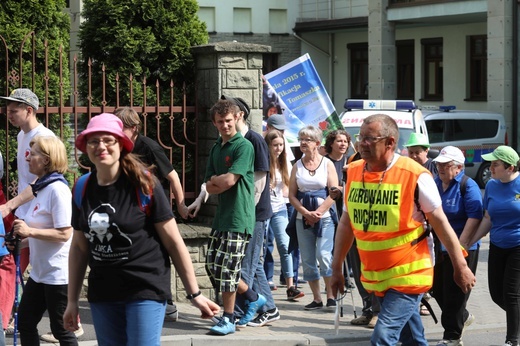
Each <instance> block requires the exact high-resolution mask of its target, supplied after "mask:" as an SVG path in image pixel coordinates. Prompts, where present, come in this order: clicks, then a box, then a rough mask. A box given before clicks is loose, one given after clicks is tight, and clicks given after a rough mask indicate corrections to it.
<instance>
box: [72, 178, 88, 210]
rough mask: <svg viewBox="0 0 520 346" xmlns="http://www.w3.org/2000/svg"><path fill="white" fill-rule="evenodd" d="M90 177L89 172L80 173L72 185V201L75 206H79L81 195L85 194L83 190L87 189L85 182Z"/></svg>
mask: <svg viewBox="0 0 520 346" xmlns="http://www.w3.org/2000/svg"><path fill="white" fill-rule="evenodd" d="M89 178H90V172H88V173H87V174H84V175H82V176H81V177H79V178H78V180H77V181H76V183H75V184H74V187H73V188H72V198H73V199H74V203H75V204H76V207H78V209H79V208H81V202H82V201H83V196H84V195H85V190H86V189H87V182H88V179H89Z"/></svg>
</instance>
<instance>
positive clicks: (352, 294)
mask: <svg viewBox="0 0 520 346" xmlns="http://www.w3.org/2000/svg"><path fill="white" fill-rule="evenodd" d="M343 263H344V268H345V271H346V278H347V279H348V281H349V282H350V270H349V268H348V262H347V257H346V256H345V260H344V261H343ZM345 286H347V285H345ZM346 289H347V290H350V297H351V298H352V311H353V312H354V318H357V312H356V304H355V303H354V293H353V292H352V291H353V289H352V288H348V287H347V288H346Z"/></svg>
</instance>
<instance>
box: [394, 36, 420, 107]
mask: <svg viewBox="0 0 520 346" xmlns="http://www.w3.org/2000/svg"><path fill="white" fill-rule="evenodd" d="M396 50H397V98H398V99H401V100H404V99H408V100H414V99H415V93H414V92H415V54H414V53H415V52H414V41H413V40H403V41H397V42H396Z"/></svg>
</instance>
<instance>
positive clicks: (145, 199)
mask: <svg viewBox="0 0 520 346" xmlns="http://www.w3.org/2000/svg"><path fill="white" fill-rule="evenodd" d="M145 173H146V175H148V176H150V175H151V174H152V173H151V172H150V171H148V170H147V171H145ZM136 193H137V201H138V203H139V208H140V209H141V210H142V211H143V212H144V213H145V214H146V216H150V214H151V213H152V202H153V198H152V197H153V190H152V191H150V194H149V195H147V194H145V193H144V192H143V190H142V189H141V188H137V189H136Z"/></svg>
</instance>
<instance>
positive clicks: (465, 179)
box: [460, 174, 469, 198]
mask: <svg viewBox="0 0 520 346" xmlns="http://www.w3.org/2000/svg"><path fill="white" fill-rule="evenodd" d="M468 179H469V177H468V176H467V175H466V174H464V175H463V176H462V179H461V180H460V195H461V197H462V198H464V195H465V194H466V183H467V182H468Z"/></svg>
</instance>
